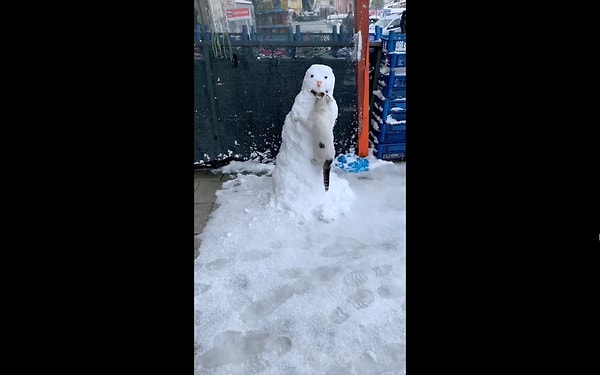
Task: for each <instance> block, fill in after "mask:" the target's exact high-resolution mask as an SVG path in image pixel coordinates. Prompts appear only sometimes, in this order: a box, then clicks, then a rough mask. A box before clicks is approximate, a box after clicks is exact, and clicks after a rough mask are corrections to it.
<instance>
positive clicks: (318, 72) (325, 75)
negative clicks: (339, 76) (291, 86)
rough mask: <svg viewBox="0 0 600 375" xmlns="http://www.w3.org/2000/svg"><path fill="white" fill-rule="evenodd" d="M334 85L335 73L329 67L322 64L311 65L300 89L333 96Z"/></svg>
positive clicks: (312, 93) (313, 93)
mask: <svg viewBox="0 0 600 375" xmlns="http://www.w3.org/2000/svg"><path fill="white" fill-rule="evenodd" d="M334 86H335V75H334V74H333V70H331V67H329V66H327V65H322V64H314V65H311V66H310V68H308V70H306V74H305V75H304V81H302V91H304V92H306V93H310V94H311V95H316V94H317V93H325V94H327V95H328V96H329V97H331V98H333V88H334Z"/></svg>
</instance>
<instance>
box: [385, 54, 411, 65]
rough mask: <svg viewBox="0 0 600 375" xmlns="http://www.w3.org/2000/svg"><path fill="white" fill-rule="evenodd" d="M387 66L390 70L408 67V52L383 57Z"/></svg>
mask: <svg viewBox="0 0 600 375" xmlns="http://www.w3.org/2000/svg"><path fill="white" fill-rule="evenodd" d="M383 61H384V63H385V66H389V67H390V68H398V67H406V52H390V53H386V54H384V55H383Z"/></svg>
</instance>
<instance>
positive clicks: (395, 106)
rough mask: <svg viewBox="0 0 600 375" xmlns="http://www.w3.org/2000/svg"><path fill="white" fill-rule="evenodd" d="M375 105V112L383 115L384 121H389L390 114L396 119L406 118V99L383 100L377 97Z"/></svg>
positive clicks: (382, 119) (380, 115) (402, 119)
mask: <svg viewBox="0 0 600 375" xmlns="http://www.w3.org/2000/svg"><path fill="white" fill-rule="evenodd" d="M373 107H374V108H373V110H374V111H375V112H374V113H375V114H376V115H378V116H379V117H381V121H382V122H387V121H388V120H387V117H388V116H390V115H391V116H392V118H393V119H394V120H396V121H404V120H406V99H392V100H390V99H387V100H381V99H379V98H377V97H376V98H375V101H374V102H373Z"/></svg>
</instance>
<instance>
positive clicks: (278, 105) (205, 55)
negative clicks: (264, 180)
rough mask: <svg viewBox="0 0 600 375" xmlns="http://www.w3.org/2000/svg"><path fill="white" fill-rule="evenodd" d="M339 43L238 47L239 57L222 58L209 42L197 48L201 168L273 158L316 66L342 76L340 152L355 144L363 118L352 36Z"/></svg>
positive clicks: (197, 132)
mask: <svg viewBox="0 0 600 375" xmlns="http://www.w3.org/2000/svg"><path fill="white" fill-rule="evenodd" d="M232 44H233V43H232ZM333 44H334V47H326V46H323V45H322V44H321V45H319V46H316V47H312V46H306V45H302V46H298V43H295V44H294V43H292V42H290V43H289V46H282V45H279V46H276V47H271V48H268V47H264V46H259V47H257V46H235V45H233V46H232V48H231V53H233V58H225V57H222V56H221V57H217V56H215V53H214V51H213V49H212V48H211V47H210V45H209V44H207V43H205V44H204V45H201V44H198V45H196V46H195V53H194V55H195V58H194V165H195V166H215V165H216V164H219V163H220V162H221V163H222V162H223V161H225V160H232V159H233V160H259V161H269V160H273V159H274V158H275V157H276V156H277V152H278V150H279V147H280V144H281V131H282V127H283V123H284V120H285V116H286V115H287V113H288V112H289V111H290V110H291V108H292V104H293V103H294V99H295V97H296V95H297V94H298V92H299V91H300V88H301V86H302V80H303V78H304V73H305V72H306V70H307V69H308V67H310V66H311V65H312V64H325V65H329V66H330V67H331V68H332V69H333V72H334V74H335V77H336V84H335V92H334V97H335V99H336V101H337V104H338V108H339V115H338V120H337V123H336V125H335V128H334V137H335V146H336V154H339V153H346V152H348V151H350V150H351V149H352V148H354V147H355V145H356V141H357V121H358V120H357V117H356V74H357V73H356V59H355V58H354V56H355V51H354V50H353V46H352V42H351V41H350V42H349V43H346V45H341V44H340V42H337V43H333ZM348 44H350V45H348ZM335 45H337V46H335Z"/></svg>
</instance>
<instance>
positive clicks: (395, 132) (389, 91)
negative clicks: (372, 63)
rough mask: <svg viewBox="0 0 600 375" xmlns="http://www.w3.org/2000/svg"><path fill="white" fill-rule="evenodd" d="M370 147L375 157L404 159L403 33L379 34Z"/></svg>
mask: <svg viewBox="0 0 600 375" xmlns="http://www.w3.org/2000/svg"><path fill="white" fill-rule="evenodd" d="M381 52H382V55H381V65H380V66H379V78H378V83H377V86H376V87H375V89H374V90H373V95H374V96H375V98H374V101H373V108H372V109H371V124H370V125H371V126H370V132H369V146H370V147H371V148H372V149H373V154H374V155H375V156H376V157H377V158H378V159H383V160H406V34H405V33H404V34H396V33H394V32H393V31H391V32H390V33H389V35H387V36H385V35H383V36H381Z"/></svg>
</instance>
